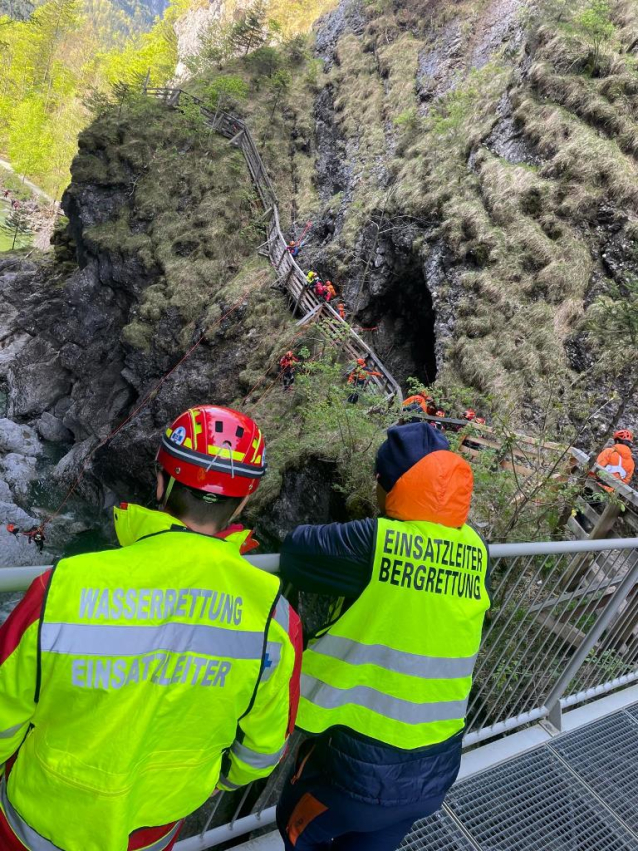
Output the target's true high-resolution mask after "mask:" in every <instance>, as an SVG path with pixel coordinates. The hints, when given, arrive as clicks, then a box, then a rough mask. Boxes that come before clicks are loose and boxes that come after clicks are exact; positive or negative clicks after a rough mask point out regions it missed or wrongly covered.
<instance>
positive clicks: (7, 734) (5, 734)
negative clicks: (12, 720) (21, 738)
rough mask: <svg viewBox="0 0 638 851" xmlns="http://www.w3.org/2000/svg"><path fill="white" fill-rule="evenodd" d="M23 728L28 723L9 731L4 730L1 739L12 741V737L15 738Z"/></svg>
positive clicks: (10, 728) (11, 728) (17, 725)
mask: <svg viewBox="0 0 638 851" xmlns="http://www.w3.org/2000/svg"><path fill="white" fill-rule="evenodd" d="M23 727H26V722H25V723H24V724H16V725H15V727H9V729H8V730H2V732H0V739H10V738H11V736H15V734H16V733H17V732H18V731H19V730H21V729H22V728H23Z"/></svg>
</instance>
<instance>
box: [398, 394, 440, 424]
mask: <svg viewBox="0 0 638 851" xmlns="http://www.w3.org/2000/svg"><path fill="white" fill-rule="evenodd" d="M421 413H423V414H428V416H430V417H433V416H434V415H435V414H436V405H435V404H434V399H433V398H432V397H431V396H430V395H429V394H428V393H426V392H425V390H419V392H418V393H415V394H414V396H408V398H407V399H406V400H405V402H404V403H403V414H404V416H405V415H406V414H413V416H412V417H411V418H409V419H405V422H419V421H420V420H421V417H420V414H421Z"/></svg>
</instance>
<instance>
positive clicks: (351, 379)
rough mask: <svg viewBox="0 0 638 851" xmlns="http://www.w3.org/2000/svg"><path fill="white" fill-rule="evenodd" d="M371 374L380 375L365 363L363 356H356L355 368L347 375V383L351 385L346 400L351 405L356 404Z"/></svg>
mask: <svg viewBox="0 0 638 851" xmlns="http://www.w3.org/2000/svg"><path fill="white" fill-rule="evenodd" d="M372 376H378V377H381V373H380V372H375V371H374V370H373V369H371V368H370V367H369V366H368V365H367V363H366V361H365V358H358V359H357V363H356V366H355V368H354V369H353V370H352V372H351V373H350V375H349V376H348V384H350V385H352V393H351V394H350V395H349V396H348V402H350V404H351V405H356V404H357V402H358V401H359V394H360V393H363V392H364V390H365V389H366V387H367V386H368V381H369V380H370V378H371V377H372Z"/></svg>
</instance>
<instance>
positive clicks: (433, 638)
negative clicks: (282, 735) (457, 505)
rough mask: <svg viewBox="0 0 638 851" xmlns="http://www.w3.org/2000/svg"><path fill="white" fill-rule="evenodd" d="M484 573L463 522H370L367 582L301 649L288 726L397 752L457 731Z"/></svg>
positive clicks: (477, 638) (474, 539) (478, 546)
mask: <svg viewBox="0 0 638 851" xmlns="http://www.w3.org/2000/svg"><path fill="white" fill-rule="evenodd" d="M487 570H488V553H487V549H486V547H485V544H484V543H483V541H482V540H481V538H480V536H479V535H478V534H477V533H476V532H475V531H474V530H473V529H472V528H471V527H469V526H467V525H465V526H463V527H462V528H460V529H452V528H450V527H447V526H441V525H439V524H436V523H429V522H425V521H414V522H403V521H399V520H388V519H380V520H379V521H378V530H377V540H376V552H375V559H374V565H373V569H372V577H371V580H370V582H369V584H368V586H367V587H366V589H365V591H364V592H363V593H362V594H361V596H360V597H359V598H358V599H357V600H356V601H355V602H354V603H353V605H352V606H351V607H350V608H349V609H348V610H347V611H346V612H345V613H344V614H343V615H341V617H340V618H339V619H338V621H337V622H336V623H335V624H334V625H333V626H331V627H330V628H329V629H328V631H327V632H326V633H325V634H323V635H322V636H321V637H320V638H318V639H317V640H316V641H314V642H311V644H310V646H309V647H308V649H307V650H306V652H305V653H304V658H303V668H302V677H301V695H302V696H301V702H300V705H299V714H298V718H297V726H298V727H300V728H302V729H303V730H307V731H308V732H312V733H320V732H323V731H324V730H327V729H329V728H330V727H334V726H337V725H342V726H345V727H349V728H350V729H351V730H354V731H356V732H358V733H362V734H363V735H365V736H369V737H371V738H373V739H377V740H379V741H382V742H385V743H387V744H389V745H393V746H395V747H399V748H405V749H414V748H420V747H425V746H427V745H431V744H436V743H438V742H442V741H445V740H446V739H448V738H450V737H451V736H453V735H455V734H456V733H458V732H459V731H460V730H462V729H463V727H464V719H465V713H466V709H467V702H468V697H469V693H470V688H471V685H472V672H473V669H474V663H475V661H476V657H477V654H478V651H479V646H480V642H481V630H482V626H483V618H484V615H485V612H486V610H487V609H488V608H489V606H490V600H489V593H488V589H487Z"/></svg>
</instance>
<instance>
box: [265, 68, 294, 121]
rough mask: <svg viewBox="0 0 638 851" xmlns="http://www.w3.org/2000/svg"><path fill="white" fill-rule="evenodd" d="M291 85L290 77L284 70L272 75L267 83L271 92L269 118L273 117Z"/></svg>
mask: <svg viewBox="0 0 638 851" xmlns="http://www.w3.org/2000/svg"><path fill="white" fill-rule="evenodd" d="M291 83H292V76H291V74H290V71H286V69H285V68H281V69H280V70H279V71H277V72H276V73H275V74H273V75H272V77H271V78H270V80H269V81H268V84H269V85H268V87H269V89H270V91H271V92H272V109H271V111H270V117H271V118H272V117H273V116H274V114H275V112H276V111H277V109H278V108H279V105H280V103H281V99H282V98H283V96H284V95H285V94H286V92H287V91H288V89H289V88H290V84H291Z"/></svg>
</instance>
